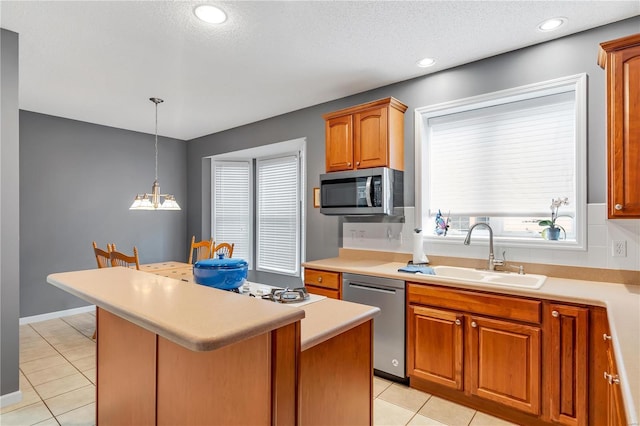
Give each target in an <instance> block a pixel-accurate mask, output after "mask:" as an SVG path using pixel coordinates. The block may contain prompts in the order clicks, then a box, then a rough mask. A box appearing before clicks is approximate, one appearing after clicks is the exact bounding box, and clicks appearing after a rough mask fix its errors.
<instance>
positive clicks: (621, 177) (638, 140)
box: [598, 34, 640, 219]
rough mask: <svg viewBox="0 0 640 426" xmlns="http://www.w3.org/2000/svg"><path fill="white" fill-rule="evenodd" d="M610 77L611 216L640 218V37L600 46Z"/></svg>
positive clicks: (609, 168) (609, 201) (608, 111)
mask: <svg viewBox="0 0 640 426" xmlns="http://www.w3.org/2000/svg"><path fill="white" fill-rule="evenodd" d="M598 64H599V65H600V66H601V67H602V68H604V69H605V71H606V78H607V151H608V178H609V181H608V198H607V201H608V214H609V218H610V219H621V218H640V34H634V35H631V36H628V37H623V38H620V39H616V40H611V41H608V42H604V43H601V44H600V51H599V55H598Z"/></svg>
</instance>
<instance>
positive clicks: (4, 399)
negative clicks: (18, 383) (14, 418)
mask: <svg viewBox="0 0 640 426" xmlns="http://www.w3.org/2000/svg"><path fill="white" fill-rule="evenodd" d="M20 401H22V391H20V390H18V391H15V392H11V393H8V394H6V395H0V408H4V407H8V406H9V405H13V404H17V403H18V402H20Z"/></svg>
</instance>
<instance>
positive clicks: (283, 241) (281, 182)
mask: <svg viewBox="0 0 640 426" xmlns="http://www.w3.org/2000/svg"><path fill="white" fill-rule="evenodd" d="M256 169H257V171H256V174H257V194H258V196H257V206H256V209H257V217H256V221H257V224H256V228H257V243H256V245H257V247H256V248H257V250H256V257H257V261H256V269H259V270H263V271H271V272H278V273H283V274H291V275H298V274H299V270H300V255H299V254H300V203H299V198H300V197H299V194H300V184H299V182H300V178H299V161H298V156H297V155H295V156H286V157H280V158H272V159H266V160H258V161H257V164H256Z"/></svg>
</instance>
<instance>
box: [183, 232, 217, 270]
mask: <svg viewBox="0 0 640 426" xmlns="http://www.w3.org/2000/svg"><path fill="white" fill-rule="evenodd" d="M212 247H213V239H212V238H210V239H208V240H202V241H198V242H196V236H195V235H194V236H193V237H191V249H190V250H189V263H193V262H194V260H193V251H194V250H195V251H196V259H195V261H196V262H197V261H198V260H202V259H209V258H210V257H211V248H212Z"/></svg>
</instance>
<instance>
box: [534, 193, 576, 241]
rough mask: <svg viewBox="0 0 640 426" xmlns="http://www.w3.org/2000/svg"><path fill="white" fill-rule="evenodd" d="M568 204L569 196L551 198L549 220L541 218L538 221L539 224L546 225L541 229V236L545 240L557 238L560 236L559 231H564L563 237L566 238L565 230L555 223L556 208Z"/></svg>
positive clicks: (556, 217)
mask: <svg viewBox="0 0 640 426" xmlns="http://www.w3.org/2000/svg"><path fill="white" fill-rule="evenodd" d="M568 204H569V198H567V197H564V198H562V197H558V198H554V199H552V200H551V206H550V207H551V220H541V221H539V222H538V225H540V226H546V228H545V229H543V230H542V232H541V234H542V238H544V239H545V240H558V239H559V238H560V231H562V232H563V233H564V239H566V238H567V232H566V231H565V230H564V228H563V227H562V226H560V225H558V224H557V223H556V220H557V219H558V210H559V209H560V206H566V205H568Z"/></svg>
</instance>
